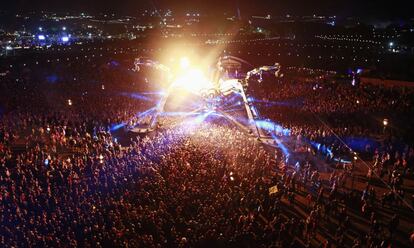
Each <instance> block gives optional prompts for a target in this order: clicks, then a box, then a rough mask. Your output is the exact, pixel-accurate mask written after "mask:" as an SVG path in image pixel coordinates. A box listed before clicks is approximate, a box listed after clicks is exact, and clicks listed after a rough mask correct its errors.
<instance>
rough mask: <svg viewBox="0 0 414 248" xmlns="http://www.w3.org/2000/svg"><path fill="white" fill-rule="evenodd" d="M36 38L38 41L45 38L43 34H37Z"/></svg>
mask: <svg viewBox="0 0 414 248" xmlns="http://www.w3.org/2000/svg"><path fill="white" fill-rule="evenodd" d="M37 38H38V39H39V40H45V39H46V37H45V36H44V35H43V34H39V35H38V36H37Z"/></svg>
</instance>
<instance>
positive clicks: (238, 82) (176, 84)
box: [130, 56, 283, 142]
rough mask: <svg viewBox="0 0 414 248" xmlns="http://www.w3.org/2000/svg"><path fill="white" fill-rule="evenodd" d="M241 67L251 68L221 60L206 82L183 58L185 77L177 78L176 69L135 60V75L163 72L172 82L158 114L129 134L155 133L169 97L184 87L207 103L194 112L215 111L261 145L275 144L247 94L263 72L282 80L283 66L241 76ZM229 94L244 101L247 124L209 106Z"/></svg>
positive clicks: (237, 61)
mask: <svg viewBox="0 0 414 248" xmlns="http://www.w3.org/2000/svg"><path fill="white" fill-rule="evenodd" d="M242 64H246V65H249V66H251V65H250V64H249V63H248V62H247V61H245V60H243V59H240V58H237V57H234V56H223V57H220V58H219V59H218V61H217V63H216V65H215V66H214V69H213V70H212V72H211V75H210V78H209V79H207V78H206V77H203V75H202V73H201V72H200V71H198V70H194V69H190V68H189V62H188V60H187V59H186V58H183V59H182V60H181V61H180V65H181V67H182V69H183V70H185V71H186V73H184V76H177V75H174V73H173V70H172V69H170V68H169V67H168V66H165V65H163V64H161V63H159V62H156V61H153V60H151V59H148V58H137V59H135V63H134V65H135V67H134V69H133V70H134V71H135V72H139V71H140V70H141V67H143V66H144V67H151V68H154V69H156V70H159V71H160V72H161V73H164V74H165V77H164V78H167V80H168V81H169V82H168V85H169V86H168V88H167V91H166V92H165V94H163V95H162V97H161V99H160V101H159V102H158V104H157V105H156V106H155V111H153V113H152V114H151V116H150V121H149V123H147V124H146V125H139V126H135V127H133V128H131V130H130V131H132V132H136V133H146V132H151V131H154V130H155V129H156V128H157V127H158V119H159V117H160V116H161V115H162V114H163V113H164V107H165V104H166V102H167V100H168V98H169V97H170V95H171V94H172V93H173V92H174V91H175V90H176V89H178V88H181V87H185V88H187V89H189V90H191V92H192V93H194V94H197V95H199V96H200V97H201V98H202V99H203V100H204V103H205V106H203V107H201V108H199V109H194V110H193V112H194V113H202V112H203V111H204V112H205V111H216V112H218V113H219V114H220V115H222V116H223V117H224V118H226V119H227V120H229V121H231V122H233V123H234V124H235V125H236V126H238V127H239V128H240V129H242V130H243V131H245V132H248V133H250V134H251V135H254V136H256V137H257V138H259V139H260V140H261V141H262V142H273V138H272V137H270V136H268V135H266V134H265V132H264V131H263V130H262V129H261V128H259V127H258V126H257V124H256V121H257V120H260V116H259V113H258V111H257V109H256V108H255V106H254V104H253V102H252V101H249V98H248V97H247V96H246V91H247V89H248V84H249V83H250V82H252V81H255V80H256V81H258V82H261V81H262V80H263V74H264V73H268V72H272V73H274V76H275V77H276V78H280V77H283V74H281V72H280V70H281V66H280V64H278V63H275V65H273V66H261V67H258V68H254V69H252V70H250V71H248V72H247V73H245V74H244V73H241V69H242ZM251 67H252V66H251ZM230 94H238V95H239V96H240V97H241V98H242V100H243V102H242V103H241V104H242V105H243V106H244V109H245V111H246V115H247V117H248V124H246V123H242V122H240V121H238V120H237V118H234V117H233V116H232V115H230V114H228V113H225V112H223V111H220V110H219V109H217V108H214V106H212V105H211V104H210V103H211V102H212V101H213V99H217V98H220V97H225V96H227V95H230Z"/></svg>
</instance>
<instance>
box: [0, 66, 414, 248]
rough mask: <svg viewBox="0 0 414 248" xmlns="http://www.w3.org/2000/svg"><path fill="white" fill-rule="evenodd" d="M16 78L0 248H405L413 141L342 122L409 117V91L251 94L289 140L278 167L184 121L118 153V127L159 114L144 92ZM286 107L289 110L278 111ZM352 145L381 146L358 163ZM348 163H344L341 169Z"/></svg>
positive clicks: (78, 76)
mask: <svg viewBox="0 0 414 248" xmlns="http://www.w3.org/2000/svg"><path fill="white" fill-rule="evenodd" d="M48 70H49V71H48ZM92 70H95V72H96V73H91V71H92ZM39 71H42V72H43V73H39ZM45 73H49V74H50V73H55V74H56V75H55V77H53V78H51V77H50V75H49V74H48V75H46V76H45ZM130 73H131V74H130ZM20 75H21V74H20V73H19V71H16V72H14V73H10V74H9V75H7V76H6V77H5V78H3V80H2V81H1V93H0V97H1V99H0V103H1V107H2V109H3V111H2V116H1V120H0V189H1V194H0V220H1V223H2V225H1V226H0V244H1V246H2V247H57V246H64V247H79V246H84V247H390V246H391V247H394V246H396V247H408V246H409V245H410V242H412V241H410V235H411V233H412V231H413V230H412V229H413V228H414V227H413V226H412V221H410V220H412V217H413V213H414V212H413V211H414V210H413V208H412V206H413V201H414V196H412V195H410V194H412V192H410V191H409V190H410V188H409V186H408V184H407V182H408V181H412V177H413V173H414V150H413V146H412V145H413V143H412V140H409V139H408V138H404V137H401V136H400V135H399V134H398V133H395V132H391V131H388V130H383V129H384V128H383V127H382V126H381V128H380V130H378V128H375V127H374V128H373V127H372V125H371V123H369V124H364V122H363V121H357V120H356V121H350V120H348V121H346V120H344V119H347V118H348V117H349V115H350V114H355V113H356V112H358V113H360V112H363V113H365V114H368V113H371V112H374V111H375V112H381V113H386V112H393V111H395V109H398V113H394V114H400V115H401V114H402V113H404V111H405V113H407V112H408V111H410V110H412V104H413V103H412V99H413V98H412V92H410V91H404V92H402V91H398V90H396V89H392V90H390V89H387V88H383V87H378V86H361V87H352V86H349V85H347V86H344V85H337V84H332V83H328V82H325V83H320V85H319V86H318V88H316V89H315V88H314V87H315V85H314V84H309V83H306V82H288V81H284V82H279V83H278V84H279V85H278V86H277V87H273V88H270V89H269V90H265V91H261V92H258V91H256V92H255V91H252V95H253V94H254V93H255V94H256V95H255V98H256V99H260V104H259V103H258V105H259V106H260V113H261V114H262V116H263V117H264V118H269V119H272V120H274V121H277V122H278V123H280V124H281V125H282V126H283V127H284V128H287V129H289V130H290V132H289V134H288V136H287V137H281V140H283V141H286V147H287V150H288V151H289V154H286V151H285V150H282V149H271V148H269V147H265V146H263V145H261V144H260V143H259V142H258V141H257V139H256V138H253V137H252V136H251V135H249V134H246V133H244V132H242V131H240V130H238V129H237V128H236V127H231V126H230V125H228V124H223V123H221V122H220V121H218V122H214V123H212V122H208V121H206V122H201V123H198V122H197V121H194V120H193V119H191V117H189V118H186V119H183V120H181V121H180V125H163V126H162V127H161V128H160V129H159V130H157V131H156V132H154V133H152V134H150V135H148V136H138V137H136V138H131V140H130V141H129V142H128V144H126V145H125V144H121V143H120V142H119V140H118V139H117V137H116V135H115V134H114V132H112V131H113V127H114V126H118V125H120V126H123V125H124V124H126V123H128V122H129V121H131V119H133V118H137V116H138V115H139V113H142V112H144V111H145V110H147V109H149V108H151V107H153V106H154V105H155V104H156V102H154V101H153V100H152V98H150V97H144V98H143V97H134V96H135V95H134V94H125V92H130V91H132V90H134V91H137V90H138V91H144V90H147V86H148V85H147V83H145V82H146V81H147V80H146V79H145V78H143V77H142V76H141V77H140V76H139V75H136V74H132V72H130V71H128V70H126V69H123V65H122V64H119V63H113V62H108V61H104V62H103V61H96V62H94V63H91V62H89V61H83V62H77V63H72V64H71V63H69V64H68V63H63V62H62V63H57V64H56V65H53V66H52V67H51V68H47V67H41V68H37V69H33V71H30V72H26V75H25V76H24V77H21V76H20ZM16 78H18V79H19V80H18V81H17V82H16ZM131 78H134V80H132V79H131ZM136 78H139V80H136ZM52 79H53V80H52ZM52 81H53V82H52ZM137 81H140V82H142V83H139V82H137ZM282 81H283V80H282ZM374 92H375V93H374ZM373 95H375V96H374V97H373ZM69 100H70V102H69ZM288 100H294V101H292V102H294V104H278V103H283V102H286V101H287V102H288V103H290V101H288ZM292 110H294V111H292ZM399 111H401V112H399ZM137 113H138V114H137ZM320 118H322V119H323V120H325V121H326V122H324V123H325V124H326V125H322V124H321V122H318V121H319V120H320ZM343 120H344V121H343ZM379 135H381V137H384V138H382V139H381V140H378V139H380V138H379ZM347 137H363V138H366V139H367V140H370V139H374V138H375V139H377V141H376V142H373V143H372V144H371V143H370V144H364V145H363V146H362V148H360V149H359V148H356V147H352V144H350V143H347V142H343V141H344V140H345V139H346V138H347ZM348 154H351V159H350V160H351V161H349V162H348V161H347V162H345V161H344V160H341V156H342V158H345V157H346V155H348ZM354 157H356V158H357V159H354ZM361 157H362V158H364V159H366V158H367V161H368V162H366V163H365V162H361V161H360V160H361ZM335 159H336V160H335ZM371 161H372V163H371ZM412 239H413V238H411V240H412ZM411 245H412V243H411Z"/></svg>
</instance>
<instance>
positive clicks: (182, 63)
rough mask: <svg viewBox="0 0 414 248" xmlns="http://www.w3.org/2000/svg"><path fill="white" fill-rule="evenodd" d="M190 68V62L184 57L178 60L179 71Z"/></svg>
mask: <svg viewBox="0 0 414 248" xmlns="http://www.w3.org/2000/svg"><path fill="white" fill-rule="evenodd" d="M189 66H190V60H189V59H188V58H186V57H183V58H181V59H180V67H181V69H187V68H188V67H189Z"/></svg>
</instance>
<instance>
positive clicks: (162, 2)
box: [2, 0, 414, 18]
mask: <svg viewBox="0 0 414 248" xmlns="http://www.w3.org/2000/svg"><path fill="white" fill-rule="evenodd" d="M238 2H239V5H240V8H241V11H242V14H264V13H268V14H273V15H285V14H288V13H289V14H293V15H308V14H314V13H315V14H324V15H338V16H360V17H366V18H407V17H412V16H414V15H413V14H412V11H411V8H410V7H409V3H410V1H409V0H405V1H404V0H388V1H384V0H377V1H375V0H255V1H243V0H224V1H223V0H63V1H62V0H58V1H57V0H14V1H7V2H5V3H3V4H2V8H4V9H6V10H8V11H12V12H15V11H19V10H26V11H31V10H49V11H80V10H82V11H89V12H118V13H122V14H134V13H137V12H138V11H139V10H141V9H151V8H153V6H156V7H157V8H162V9H167V8H170V9H172V10H174V11H179V12H186V11H191V10H199V11H200V12H202V13H208V14H216V13H223V12H228V13H230V14H232V13H233V12H235V9H236V6H237V5H238Z"/></svg>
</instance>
